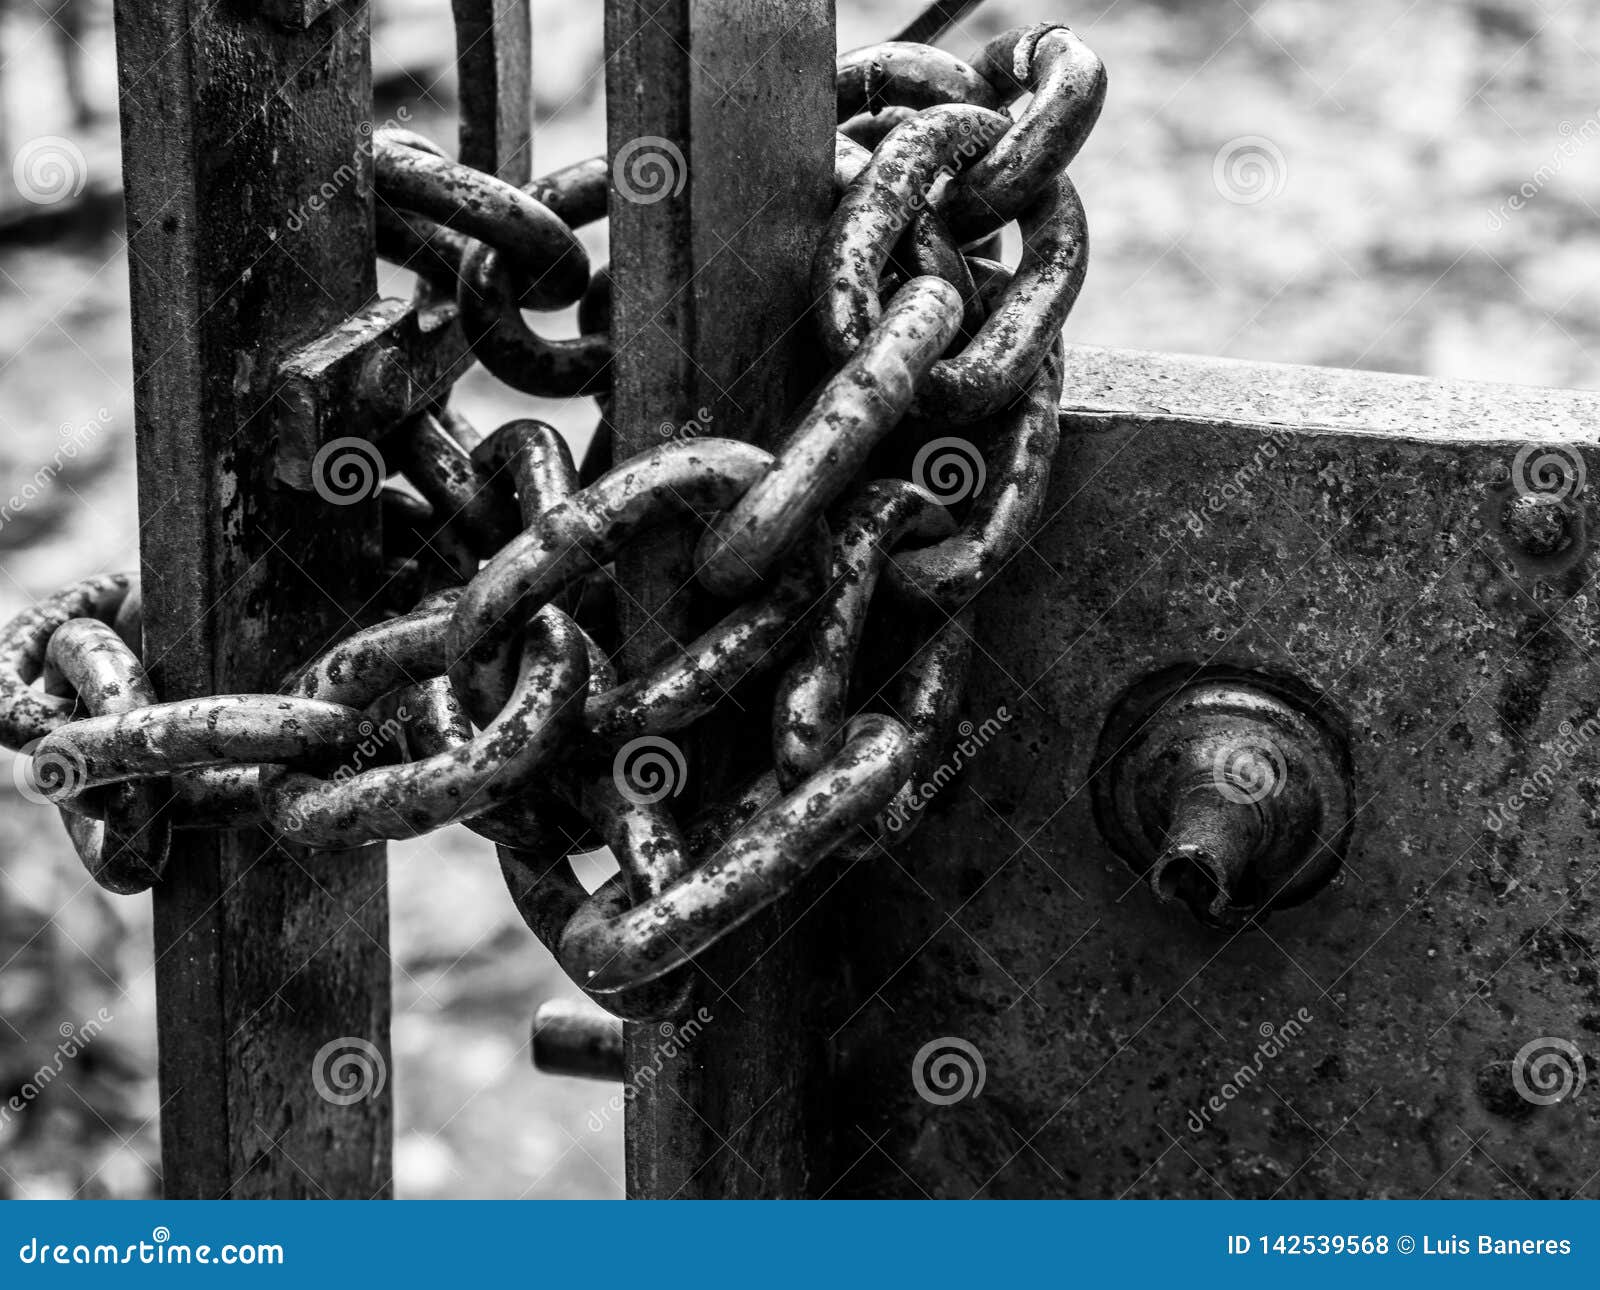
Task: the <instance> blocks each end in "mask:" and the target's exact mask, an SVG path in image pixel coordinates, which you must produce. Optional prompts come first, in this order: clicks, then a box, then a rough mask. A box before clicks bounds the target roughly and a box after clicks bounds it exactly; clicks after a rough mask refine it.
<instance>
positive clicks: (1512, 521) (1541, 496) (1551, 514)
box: [1500, 493, 1572, 559]
mask: <svg viewBox="0 0 1600 1290" xmlns="http://www.w3.org/2000/svg"><path fill="white" fill-rule="evenodd" d="M1500 523H1501V524H1502V526H1503V527H1504V529H1505V534H1506V538H1507V539H1508V540H1509V541H1510V542H1511V543H1512V545H1514V546H1515V547H1516V548H1517V549H1518V550H1520V551H1521V552H1522V553H1523V554H1524V555H1531V556H1534V557H1536V558H1539V559H1544V558H1546V557H1549V556H1553V555H1560V554H1561V552H1563V551H1565V550H1566V549H1567V548H1568V547H1569V546H1571V545H1572V512H1571V511H1570V510H1569V509H1568V507H1567V504H1566V503H1565V502H1564V501H1563V500H1562V499H1561V498H1559V497H1557V496H1555V495H1554V494H1553V493H1522V494H1519V495H1518V496H1516V497H1513V498H1512V499H1511V500H1510V501H1508V502H1507V503H1506V504H1505V508H1504V509H1503V510H1502V511H1501V512H1500Z"/></svg>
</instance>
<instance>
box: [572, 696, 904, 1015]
mask: <svg viewBox="0 0 1600 1290" xmlns="http://www.w3.org/2000/svg"><path fill="white" fill-rule="evenodd" d="M911 759H912V744H911V737H910V734H909V732H908V731H907V730H906V728H905V727H904V726H902V725H901V724H900V723H899V722H898V721H896V720H894V719H893V718H892V717H885V716H881V715H872V716H865V717H858V718H856V719H855V720H854V721H853V722H852V723H851V726H850V729H849V731H848V733H847V734H846V736H845V740H844V744H843V746H842V747H841V748H840V749H839V751H838V752H837V753H836V754H835V755H834V756H833V757H831V758H830V759H829V760H828V762H827V764H826V765H825V766H824V767H823V768H822V769H821V770H820V771H818V772H817V773H816V774H815V775H811V776H808V777H807V778H805V779H803V780H801V781H800V782H799V783H798V784H797V785H795V787H794V788H793V789H792V790H790V791H789V792H788V793H785V794H784V795H783V796H782V797H780V798H778V799H777V800H776V801H775V802H773V803H771V804H770V805H769V806H767V807H766V808H765V809H764V810H762V811H761V812H760V813H759V814H758V815H756V816H755V818H754V819H752V820H751V821H749V822H748V823H747V824H745V825H744V826H743V827H742V828H741V829H740V830H739V831H738V832H737V833H735V834H734V836H733V837H731V838H730V839H728V841H727V842H725V843H723V844H722V846H720V847H719V848H718V849H717V850H716V851H715V852H714V853H713V854H711V855H710V856H708V857H705V858H703V859H700V860H698V861H697V863H695V864H694V865H693V866H692V867H689V866H687V865H686V866H685V868H686V869H687V872H686V873H685V874H684V875H683V877H682V878H680V879H679V880H678V881H676V882H674V883H673V884H672V885H671V886H669V887H667V888H666V889H665V890H664V891H663V892H662V893H661V894H660V895H659V896H655V897H653V898H651V899H650V900H646V901H642V902H640V903H638V904H635V905H633V906H632V907H631V908H625V907H624V904H623V901H622V900H621V899H619V897H620V896H621V893H620V892H618V891H617V890H616V889H615V888H612V889H609V890H608V889H602V891H601V892H599V893H596V895H595V896H594V897H591V898H590V899H589V900H588V901H586V902H585V903H584V905H583V907H582V908H581V909H579V911H578V913H577V915H576V916H575V917H574V918H573V919H572V921H571V922H569V923H568V924H567V927H566V931H565V932H564V933H563V934H562V937H561V960H562V966H564V967H565V968H566V969H567V971H568V972H569V973H571V974H572V976H573V978H574V979H575V980H577V981H579V982H581V983H582V984H583V985H584V986H585V987H586V988H588V989H590V990H592V991H597V992H600V993H607V992H609V991H612V990H625V989H628V988H630V987H633V986H637V985H640V984H642V983H644V982H648V981H653V980H655V979H657V978H658V977H660V976H662V975H664V974H665V973H667V972H670V971H672V969H674V968H677V967H681V966H683V965H684V964H686V963H687V962H689V960H690V959H691V958H695V957H698V956H699V955H700V954H701V953H702V952H703V951H704V950H705V949H706V948H707V947H709V946H711V945H713V944H715V943H716V942H717V941H719V940H721V939H722V938H723V937H724V936H726V935H727V934H728V933H729V932H730V931H732V930H733V929H734V928H736V927H738V926H740V925H741V924H743V923H744V922H746V921H747V920H749V919H750V918H752V917H753V916H754V915H755V914H757V913H758V912H760V910H762V909H763V908H765V907H766V906H767V905H769V904H771V903H772V902H773V901H775V900H777V899H778V898H779V897H780V896H782V895H784V894H785V893H787V892H789V891H791V890H793V889H794V887H795V886H796V885H797V884H798V883H799V881H800V880H801V879H802V878H803V877H804V876H805V874H806V873H807V872H808V871H809V870H810V869H811V868H812V867H813V866H815V865H816V864H817V863H818V861H820V860H822V859H824V858H825V857H826V856H827V855H829V854H830V853H831V852H833V851H834V850H835V849H836V848H837V847H838V846H839V844H840V843H842V842H844V841H845V840H846V839H847V838H849V837H850V835H851V834H852V833H853V831H854V830H855V829H856V828H858V827H860V825H861V824H863V823H865V822H866V821H868V820H870V819H872V817H873V816H875V815H876V814H877V813H878V812H879V811H880V810H882V809H883V808H884V807H885V806H887V805H888V804H889V801H890V799H891V798H892V797H893V796H894V794H895V793H896V792H897V791H899V788H900V786H901V784H903V783H904V782H905V779H906V775H907V774H908V773H909V771H910V769H911Z"/></svg>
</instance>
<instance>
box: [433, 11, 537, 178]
mask: <svg viewBox="0 0 1600 1290" xmlns="http://www.w3.org/2000/svg"><path fill="white" fill-rule="evenodd" d="M529 6H530V0H451V10H452V12H453V14H454V16H455V24H456V97H457V98H458V99H459V100H460V103H461V148H460V152H459V154H458V155H459V156H460V159H461V161H462V162H463V163H465V164H466V165H469V166H473V167H476V168H477V169H478V170H487V171H488V172H489V173H490V174H493V175H499V176H500V178H501V179H504V180H505V181H506V182H507V183H508V184H525V183H527V182H528V180H530V179H532V178H533V45H532V41H533V19H532V14H531V9H530V7H529Z"/></svg>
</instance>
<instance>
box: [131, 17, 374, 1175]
mask: <svg viewBox="0 0 1600 1290" xmlns="http://www.w3.org/2000/svg"><path fill="white" fill-rule="evenodd" d="M367 21H368V20H367V10H366V5H365V3H364V0H338V3H321V2H319V3H310V2H307V3H299V4H293V3H281V2H276V3H270V4H269V3H250V2H248V0H228V2H226V3H223V4H216V3H210V2H208V0H160V2H159V3H152V2H151V0H117V4H116V29H117V46H118V66H119V78H120V91H121V101H122V128H123V163H124V171H125V176H126V192H127V212H128V250H129V256H128V259H129V272H130V276H131V279H132V296H133V326H134V376H135V399H136V412H137V432H138V470H139V512H140V537H141V562H142V568H143V595H144V658H145V662H146V664H147V666H148V668H149V670H150V674H151V677H152V679H153V680H154V683H155V686H156V690H157V693H158V694H159V695H160V697H161V698H162V699H179V698H185V697H189V696H194V695H203V694H214V693H228V692H231V691H251V690H255V691H275V690H276V689H277V688H278V687H279V685H280V683H281V682H282V680H283V678H284V676H285V674H286V673H287V672H288V671H289V670H290V669H291V668H292V667H293V666H295V665H297V664H298V663H300V662H301V661H303V660H304V659H305V658H307V657H309V656H311V655H312V654H313V653H315V652H316V651H318V650H320V649H322V648H323V647H325V646H326V645H327V644H328V643H329V641H330V640H331V639H333V638H334V637H335V636H342V635H347V634H348V633H349V632H350V631H351V630H352V629H353V628H354V627H355V626H356V625H357V621H358V618H359V616H360V613H361V610H362V608H363V605H364V604H365V603H366V602H367V599H368V597H369V596H370V595H371V594H372V593H373V592H374V591H375V590H376V573H377V569H378V563H379V562H378V551H377V542H376V539H377V536H378V528H377V525H378V517H377V502H376V500H375V497H374V496H373V495H371V494H369V495H368V496H366V497H365V498H364V499H362V500H359V501H357V502H356V503H355V504H350V505H343V506H338V505H332V504H330V502H329V501H328V500H325V498H324V497H323V496H319V495H318V493H317V492H316V491H309V492H308V491H296V490H292V489H289V488H287V487H281V486H279V485H278V484H277V483H276V481H275V479H274V463H275V444H274V440H273V434H272V425H273V418H272V416H271V407H272V404H273V400H274V395H275V390H276V386H277V384H278V380H277V378H276V372H277V368H278V362H279V360H280V358H281V357H282V356H283V355H285V354H286V353H288V352H289V351H291V350H292V349H294V348H295V347H297V346H298V345H301V344H304V343H305V342H307V341H310V340H312V339H313V338H315V337H316V336H317V335H319V334H320V333H322V332H324V331H326V330H327V329H328V328H330V327H332V326H333V325H335V324H337V323H340V322H342V321H343V320H344V319H345V318H346V317H347V316H348V315H350V314H352V313H354V312H355V311H356V310H357V309H359V308H361V307H362V306H363V305H366V304H367V303H368V302H369V301H370V299H371V298H372V295H373V291H374V278H375V271H374V263H373V244H372V231H371V218H370V214H369V204H370V200H371V173H372V168H371V157H370V143H369V140H370V137H371V135H370V131H371V125H370V123H369V122H367V120H366V118H367V115H368V111H369V105H370V103H371V92H370V84H371V73H370V66H369V62H368V46H367V39H368V29H367ZM374 491H375V490H374ZM178 823H180V824H181V823H182V821H181V819H180V820H179V821H178ZM168 875H169V876H168V878H167V880H166V881H165V882H163V883H161V884H160V885H158V886H157V887H156V888H155V891H154V909H155V942H156V943H155V952H156V983H157V992H158V1026H159V1035H160V1078H161V1106H162V1164H163V1173H164V1179H165V1190H166V1193H167V1195H169V1196H174V1197H224V1196H238V1197H262V1196H275V1197H282V1196H288V1197H323V1196H329V1197H361V1198H367V1197H372V1196H383V1195H387V1194H388V1192H389V1189H390V1167H389V1161H390V1153H391V1152H390V1139H391V1126H390V1102H389V1097H388V1078H387V1073H388V1064H389V1039H388V1033H389V956H388V898H387V892H386V888H385V885H384V848H383V847H382V845H381V844H380V845H374V846H368V847H362V848H359V849H356V850H353V851H347V852H328V851H320V852H311V851H308V850H306V849H303V848H300V847H296V846H292V845H286V844H284V843H283V842H282V841H281V839H275V838H273V837H270V836H268V834H267V833H266V832H265V831H263V830H259V829H246V830H237V831H228V832H209V831H207V832H198V831H197V832H192V833H187V832H180V833H178V834H176V836H175V842H174V846H173V855H172V861H171V866H170V869H169V871H168ZM340 1063H345V1065H342V1066H341V1065H340ZM351 1070H359V1071H360V1087H359V1089H358V1090H355V1091H359V1092H360V1093H361V1094H362V1095H361V1096H359V1097H357V1098H356V1099H355V1100H350V1096H351V1090H350V1086H349V1085H348V1084H347V1083H344V1082H340V1081H341V1078H342V1076H348V1074H349V1072H350V1071H351ZM330 1077H331V1078H332V1080H333V1081H334V1082H333V1083H331V1084H330V1082H329V1080H330Z"/></svg>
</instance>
